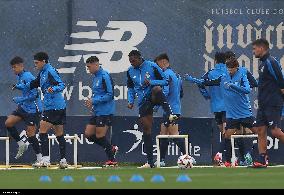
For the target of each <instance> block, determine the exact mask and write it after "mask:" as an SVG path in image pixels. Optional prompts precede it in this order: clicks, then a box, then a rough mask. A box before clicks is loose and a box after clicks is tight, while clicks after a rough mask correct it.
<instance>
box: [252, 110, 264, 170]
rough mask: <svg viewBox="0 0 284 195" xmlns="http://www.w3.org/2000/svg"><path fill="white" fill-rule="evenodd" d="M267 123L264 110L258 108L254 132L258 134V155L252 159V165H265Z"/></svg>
mask: <svg viewBox="0 0 284 195" xmlns="http://www.w3.org/2000/svg"><path fill="white" fill-rule="evenodd" d="M267 124H268V120H267V118H266V114H265V110H263V109H258V110H257V116H256V124H255V127H254V132H257V134H258V151H259V155H258V157H256V159H254V162H253V166H254V167H256V168H257V167H266V166H267V165H266V156H267Z"/></svg>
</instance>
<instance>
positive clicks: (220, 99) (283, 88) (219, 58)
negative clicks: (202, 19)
mask: <svg viewBox="0 0 284 195" xmlns="http://www.w3.org/2000/svg"><path fill="white" fill-rule="evenodd" d="M252 46H253V53H254V55H255V57H256V58H259V59H260V62H261V63H260V65H259V67H258V69H259V81H258V82H256V80H255V79H254V78H253V76H252V75H251V73H250V72H249V71H248V70H247V69H246V68H244V67H240V66H239V63H238V61H237V58H236V57H235V56H234V55H232V52H226V53H223V54H222V53H216V56H215V61H216V65H215V68H214V69H213V70H211V71H209V72H208V73H207V74H205V75H204V76H203V77H202V78H201V79H197V78H194V77H192V76H190V75H186V80H188V81H190V82H192V83H195V84H197V85H198V87H199V88H200V92H201V93H202V95H203V96H204V97H205V98H211V110H212V112H214V113H215V118H216V121H217V123H218V125H219V128H220V131H221V132H222V136H223V141H222V142H221V144H220V145H221V147H220V149H219V152H218V153H217V154H216V156H215V158H214V160H215V161H217V163H218V165H221V166H222V165H223V164H224V165H225V166H227V167H228V166H231V143H230V137H231V135H233V134H234V133H239V132H240V131H242V132H241V133H244V132H247V131H251V132H254V133H257V134H258V149H259V155H258V156H256V157H255V158H254V159H253V162H251V163H252V166H253V167H267V165H268V155H267V129H269V130H271V133H272V135H273V136H274V137H276V138H278V139H280V141H281V142H284V133H283V132H282V131H281V129H280V126H281V114H282V108H283V97H284V95H283V94H284V78H283V74H282V69H281V65H280V63H279V62H278V61H277V60H276V59H275V58H274V57H272V56H271V55H270V53H269V42H268V41H267V40H265V39H258V40H256V41H254V42H253V43H252ZM224 62H225V63H224ZM225 66H226V68H225ZM205 86H210V88H209V92H208V91H207V90H206V89H205ZM213 86H215V87H213ZM216 86H219V87H218V88H216ZM253 87H258V110H257V116H256V120H255V119H254V117H253V115H252V111H251V105H250V100H249V96H248V94H249V93H250V91H251V88H253ZM246 129H249V130H246ZM243 144H244V142H243V141H242V143H240V148H243V152H240V153H241V159H245V162H246V164H247V165H249V164H250V162H248V161H250V159H251V156H250V154H249V151H250V149H251V146H249V147H248V146H247V145H246V144H244V145H243ZM224 149H225V163H223V162H222V153H223V152H224ZM232 163H235V162H232Z"/></svg>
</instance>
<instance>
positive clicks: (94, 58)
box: [86, 56, 100, 64]
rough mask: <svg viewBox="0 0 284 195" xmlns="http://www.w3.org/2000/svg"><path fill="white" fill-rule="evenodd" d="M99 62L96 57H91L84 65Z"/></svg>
mask: <svg viewBox="0 0 284 195" xmlns="http://www.w3.org/2000/svg"><path fill="white" fill-rule="evenodd" d="M99 61H100V60H99V58H98V57H97V56H91V57H89V58H88V59H87V60H86V63H87V64H89V63H94V62H99Z"/></svg>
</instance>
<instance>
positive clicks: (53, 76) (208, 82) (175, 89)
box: [5, 39, 284, 168]
mask: <svg viewBox="0 0 284 195" xmlns="http://www.w3.org/2000/svg"><path fill="white" fill-rule="evenodd" d="M252 45H253V50H254V55H255V56H256V57H257V58H260V61H261V65H260V66H259V81H258V82H257V81H256V80H255V79H254V78H253V76H252V74H251V73H250V72H249V71H248V70H247V69H246V68H244V67H241V66H240V65H239V63H238V61H237V58H236V56H235V54H234V53H233V52H231V51H229V52H226V53H222V52H217V53H216V55H215V62H216V65H215V67H214V69H212V70H210V71H209V72H207V73H206V74H205V75H203V76H202V78H201V79H198V78H194V77H192V76H190V75H185V80H187V81H190V82H192V83H195V84H197V85H198V87H199V89H200V92H201V93H202V95H203V96H204V97H205V98H206V99H210V103H211V110H212V112H213V113H214V114H215V119H216V122H217V124H218V127H219V129H220V132H221V133H222V142H221V143H220V149H219V152H218V153H217V154H216V156H215V158H214V160H215V161H217V163H218V165H225V166H231V143H230V137H231V135H233V134H235V133H240V132H241V133H243V132H250V133H251V132H254V133H257V134H258V148H259V156H258V157H257V158H255V159H254V162H253V166H254V167H266V166H267V152H266V150H267V140H266V136H267V128H269V129H270V130H271V132H272V135H273V136H275V137H277V138H278V139H280V141H282V142H284V133H283V132H282V131H281V129H280V124H281V123H280V120H281V111H282V107H283V93H284V79H283V75H282V72H281V66H280V64H279V62H278V61H277V60H276V59H275V58H274V57H272V56H270V54H269V43H268V42H267V40H265V39H258V40H256V41H254V42H253V44H252ZM128 56H129V61H130V64H131V66H130V68H129V69H128V71H127V87H128V106H127V107H128V108H129V109H133V107H134V100H135V99H137V100H138V108H139V127H140V128H141V131H143V141H144V146H145V151H146V154H147V163H145V164H144V165H143V166H142V167H141V168H153V167H155V162H154V158H153V143H152V136H151V129H152V124H153V112H154V110H156V109H158V108H159V107H162V109H163V111H164V114H163V116H164V117H163V118H164V120H163V123H162V124H161V131H160V133H161V134H164V135H177V134H179V131H178V124H177V119H178V118H179V117H180V115H181V98H182V96H183V89H182V78H181V76H180V75H179V74H177V73H175V72H174V71H173V70H172V69H171V66H170V60H169V57H168V56H167V54H165V53H164V54H160V55H158V56H157V57H156V58H155V60H154V62H152V61H148V60H145V59H143V57H142V55H141V53H140V52H139V51H137V50H132V51H131V52H130V53H129V55H128ZM10 64H11V66H12V69H13V71H14V73H15V74H16V75H17V76H18V81H17V84H16V85H14V86H13V90H15V89H18V90H21V91H22V96H20V97H14V98H13V101H14V102H15V103H16V104H18V108H17V110H16V111H14V112H13V113H12V114H11V115H10V116H8V118H7V120H6V122H5V125H6V127H7V130H8V132H9V133H10V135H11V137H13V138H14V139H15V140H16V141H17V143H18V145H19V148H18V153H17V156H16V158H19V157H20V156H22V154H23V153H24V152H25V151H26V150H27V148H28V147H27V145H26V143H25V142H24V141H22V140H21V138H20V136H19V133H18V132H17V129H16V128H15V124H16V123H18V122H19V121H21V120H23V121H24V122H25V124H26V125H27V128H26V133H27V136H28V141H29V143H30V144H31V145H32V147H33V149H34V151H35V153H36V156H37V161H36V162H35V163H34V164H33V165H34V166H35V167H47V166H50V158H49V149H48V147H49V146H48V134H47V133H48V131H49V130H50V129H53V130H54V132H55V134H56V138H57V140H58V142H59V150H60V162H59V167H60V168H66V167H67V166H68V164H67V161H66V158H65V154H66V149H65V148H66V146H65V145H66V142H65V139H64V131H63V125H64V124H65V122H66V103H65V100H64V97H63V95H62V91H63V90H64V88H65V84H64V83H63V82H62V80H61V78H60V76H59V74H58V72H57V71H56V69H55V68H54V67H52V66H51V64H50V63H49V57H48V55H47V54H46V53H44V52H39V53H36V54H35V55H34V64H35V67H36V68H37V69H38V70H39V74H38V76H37V78H35V77H34V76H33V75H32V74H31V73H30V72H27V71H26V70H25V69H24V64H23V59H22V58H20V57H15V58H13V59H12V60H11V62H10ZM86 66H87V68H88V70H89V71H90V73H91V74H92V75H93V83H92V92H93V94H92V97H91V98H90V99H88V100H86V101H85V106H86V107H87V108H88V109H89V110H90V111H91V112H92V117H91V118H90V121H89V123H88V124H87V125H86V128H85V136H86V138H87V139H88V140H89V141H91V142H93V143H96V144H97V145H99V146H101V147H102V148H103V149H104V150H105V152H106V155H107V158H108V160H107V162H106V165H112V166H113V165H117V162H116V160H115V154H116V152H117V151H118V147H117V146H115V145H111V143H110V141H109V140H108V139H107V138H106V133H107V131H108V129H109V127H110V126H111V123H112V116H113V115H114V114H115V101H114V83H113V80H112V78H111V76H110V74H109V73H108V72H107V71H105V70H103V68H102V67H101V66H100V63H99V59H98V58H97V57H96V56H91V57H89V58H88V59H87V60H86ZM206 86H209V91H207V89H206ZM38 87H40V88H41V92H42V94H43V103H42V102H41V98H40V93H39V91H38V90H37V88H38ZM254 87H258V88H259V89H258V102H259V109H258V111H257V117H256V121H255V118H254V117H253V115H252V110H251V105H250V100H249V95H248V94H249V93H250V91H251V88H254ZM37 128H39V140H40V144H39V141H38V139H37V138H36V136H35V135H36V131H37ZM173 141H174V142H175V143H176V144H177V146H178V147H179V148H180V151H181V152H182V153H183V154H185V145H184V141H182V140H181V139H173ZM250 142H251V141H250ZM168 144H169V140H168V139H163V140H161V146H160V148H161V166H165V156H166V152H167V148H168ZM238 144H239V148H240V155H241V156H240V159H241V160H242V162H245V163H246V164H250V163H252V160H251V156H250V150H251V148H252V145H251V144H250V143H245V142H244V141H243V140H241V141H239V143H238ZM224 152H225V163H223V160H222V154H223V153H224Z"/></svg>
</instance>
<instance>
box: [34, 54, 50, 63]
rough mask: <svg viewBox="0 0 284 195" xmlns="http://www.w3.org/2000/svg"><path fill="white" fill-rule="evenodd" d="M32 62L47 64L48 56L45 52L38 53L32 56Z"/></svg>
mask: <svg viewBox="0 0 284 195" xmlns="http://www.w3.org/2000/svg"><path fill="white" fill-rule="evenodd" d="M34 60H38V61H45V63H48V55H47V53H45V52H38V53H36V54H35V55H34Z"/></svg>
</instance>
